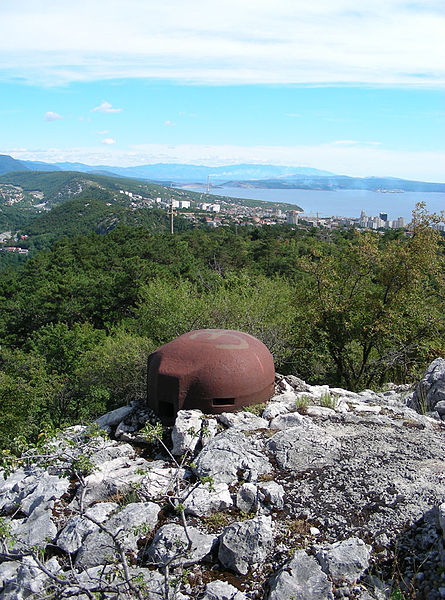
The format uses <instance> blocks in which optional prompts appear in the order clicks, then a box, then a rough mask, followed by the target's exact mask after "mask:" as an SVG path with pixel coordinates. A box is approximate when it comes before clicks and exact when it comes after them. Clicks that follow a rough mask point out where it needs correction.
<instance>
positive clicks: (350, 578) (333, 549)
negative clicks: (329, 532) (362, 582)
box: [316, 537, 371, 583]
mask: <svg viewBox="0 0 445 600" xmlns="http://www.w3.org/2000/svg"><path fill="white" fill-rule="evenodd" d="M370 551H371V546H368V545H367V544H365V542H364V541H363V540H361V539H360V538H357V537H351V538H349V539H347V540H344V541H341V542H335V543H334V544H330V545H329V546H325V547H323V548H321V550H319V551H318V552H317V554H316V558H317V560H318V562H319V563H320V565H321V568H322V570H323V571H324V572H325V573H326V574H327V575H330V576H331V577H332V578H333V579H334V580H339V581H346V582H348V583H355V582H356V581H357V579H359V578H360V577H361V576H362V575H363V573H364V572H365V571H366V569H367V568H368V567H369V556H370Z"/></svg>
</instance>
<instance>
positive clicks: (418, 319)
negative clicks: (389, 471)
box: [300, 206, 444, 389]
mask: <svg viewBox="0 0 445 600" xmlns="http://www.w3.org/2000/svg"><path fill="white" fill-rule="evenodd" d="M431 222H432V218H431V217H430V216H428V215H427V214H426V212H425V210H424V208H423V206H419V207H418V209H417V210H416V212H415V213H414V217H413V226H412V233H411V235H410V236H409V237H405V238H403V239H387V238H386V239H383V240H382V239H381V237H380V236H379V235H378V234H373V233H359V232H356V233H355V234H354V238H353V239H352V240H351V241H347V242H346V244H345V245H344V246H343V247H342V249H341V252H340V251H339V249H338V247H337V248H334V251H333V249H332V247H329V246H326V245H320V244H318V245H317V246H316V247H315V248H314V249H313V251H312V253H311V255H310V256H308V257H306V258H304V259H301V260H300V265H301V267H302V268H303V269H304V270H305V271H306V272H307V273H308V274H309V275H310V285H308V288H307V291H305V293H304V295H305V296H306V299H307V302H308V305H309V307H310V320H311V321H312V323H313V326H312V327H311V331H312V335H313V336H314V338H315V339H316V340H317V343H318V345H319V346H320V347H321V348H325V349H326V350H327V353H328V354H329V356H330V359H331V361H332V363H333V366H334V367H335V373H331V379H332V380H333V381H336V382H337V383H340V384H345V385H346V386H347V387H348V388H350V389H357V388H359V387H360V386H369V385H371V384H372V383H375V382H380V383H383V381H384V380H385V378H386V377H387V376H388V375H389V374H396V375H398V377H399V378H400V377H402V378H403V377H406V376H407V375H408V373H409V372H410V369H411V367H412V365H413V363H415V362H416V361H417V362H419V359H421V358H424V356H425V351H424V350H425V349H424V345H425V344H426V343H428V341H429V340H431V338H432V337H434V336H437V335H440V336H443V332H444V320H443V290H444V278H443V274H444V257H443V253H442V251H441V246H440V236H439V234H438V232H437V231H435V230H434V229H432V228H431V226H430V225H431ZM439 290H440V291H439ZM438 292H439V293H438Z"/></svg>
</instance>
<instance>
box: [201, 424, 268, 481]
mask: <svg viewBox="0 0 445 600" xmlns="http://www.w3.org/2000/svg"><path fill="white" fill-rule="evenodd" d="M194 470H195V472H196V474H197V475H198V476H199V477H206V476H209V475H210V476H212V477H213V478H214V481H215V482H216V483H227V484H231V483H236V482H237V481H238V480H240V479H243V480H244V481H255V480H256V479H257V478H258V475H260V474H263V473H269V472H270V471H271V470H272V465H271V464H270V462H269V460H268V458H267V456H266V454H265V452H264V442H263V441H262V440H261V439H260V438H258V437H257V436H255V434H254V435H248V434H246V432H244V431H239V430H236V429H233V428H231V429H228V430H227V431H224V432H223V433H220V434H219V435H217V436H216V437H215V438H213V440H211V441H210V442H209V443H208V444H207V445H206V446H205V447H204V448H203V449H202V450H201V452H200V454H199V455H198V457H197V459H196V460H195V469H194Z"/></svg>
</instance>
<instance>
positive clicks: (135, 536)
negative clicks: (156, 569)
mask: <svg viewBox="0 0 445 600" xmlns="http://www.w3.org/2000/svg"><path fill="white" fill-rule="evenodd" d="M159 511H160V507H159V506H158V505H157V504H154V503H153V502H134V503H131V504H127V506H125V507H124V508H123V509H122V510H120V511H119V512H117V513H116V514H115V515H113V516H111V517H110V518H109V519H107V520H105V521H103V522H102V524H103V526H104V527H106V529H107V531H109V532H110V534H112V535H116V536H117V538H118V541H119V543H120V544H121V545H122V547H123V548H125V551H126V552H133V553H134V554H136V553H137V542H138V540H139V538H141V537H142V536H143V535H147V534H148V533H149V532H150V531H151V530H152V529H153V528H154V526H155V525H156V523H157V520H158V514H159ZM90 514H91V513H90ZM115 555H116V547H115V544H114V542H113V539H112V537H111V535H109V534H108V533H106V532H105V531H104V530H102V529H100V528H99V527H97V528H96V529H95V530H94V531H92V532H91V533H89V534H87V536H86V537H85V539H84V540H83V543H82V545H81V547H80V549H79V552H78V554H77V556H76V562H75V564H76V567H82V568H87V567H96V566H98V565H102V564H107V563H110V562H113V560H114V558H115Z"/></svg>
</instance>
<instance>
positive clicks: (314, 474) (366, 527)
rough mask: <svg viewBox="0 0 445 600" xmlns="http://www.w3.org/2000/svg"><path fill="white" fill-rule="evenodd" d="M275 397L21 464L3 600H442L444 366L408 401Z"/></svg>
mask: <svg viewBox="0 0 445 600" xmlns="http://www.w3.org/2000/svg"><path fill="white" fill-rule="evenodd" d="M276 392H277V393H276V395H275V396H274V397H273V398H272V399H271V400H270V402H269V403H268V404H267V405H266V406H262V407H253V408H252V410H251V411H242V412H239V413H225V414H223V415H221V416H219V417H217V418H216V417H214V416H206V415H203V414H202V413H200V411H198V410H196V411H181V412H180V413H179V414H178V417H177V419H176V423H175V426H174V428H172V429H170V430H167V429H164V431H162V430H160V428H159V427H156V426H155V420H154V419H153V416H152V415H150V414H149V412H148V411H147V409H146V408H145V407H144V406H143V405H135V406H132V407H123V408H121V409H118V410H117V411H114V412H113V413H109V414H108V415H105V416H104V417H102V418H101V419H99V420H98V426H100V428H101V430H102V432H97V430H94V429H91V428H88V427H80V426H79V427H74V428H70V429H69V430H67V431H65V432H64V433H63V434H61V435H60V436H59V437H58V438H56V439H53V440H52V441H49V442H48V443H47V444H46V446H44V447H42V448H40V449H38V450H34V451H30V452H28V456H27V458H26V460H23V461H22V462H21V463H20V464H17V465H15V468H12V469H10V470H8V471H7V472H5V473H4V475H5V477H6V478H4V479H3V478H2V480H1V481H0V514H1V515H2V517H1V518H0V542H1V548H0V552H1V554H0V559H1V564H0V590H2V591H1V592H0V598H1V599H3V600H19V599H20V600H21V599H23V598H69V597H76V598H82V599H84V598H85V599H87V598H110V599H111V598H140V599H142V598H147V599H148V600H151V599H153V600H154V599H156V600H158V599H162V598H164V599H173V598H176V599H178V600H187V599H190V598H197V599H199V600H247V599H252V600H253V599H263V600H329V599H333V598H351V599H360V600H372V599H374V600H382V599H386V598H390V599H392V600H398V599H400V600H401V599H404V598H405V599H407V598H409V599H411V598H421V599H428V600H435V599H439V598H445V568H444V567H445V561H444V531H445V460H444V459H445V440H444V428H445V423H443V422H442V417H445V361H443V360H442V359H437V360H436V361H434V363H432V365H431V366H430V367H429V369H428V371H427V372H426V374H425V377H424V379H423V380H422V382H420V384H419V385H418V386H417V388H416V390H415V391H414V393H410V392H409V391H408V390H406V389H402V388H397V387H394V386H393V389H390V390H388V391H386V392H384V393H379V394H376V393H374V392H372V391H370V390H365V391H363V392H361V393H359V394H355V393H352V392H348V391H346V390H342V389H332V388H331V389H329V388H328V387H327V386H309V385H307V384H305V383H304V382H303V381H301V380H299V379H298V378H296V377H292V376H287V377H282V376H277V381H276ZM410 406H412V407H413V408H410ZM415 408H416V409H417V411H418V410H422V411H423V412H425V411H426V414H419V412H417V411H416V410H414V409H415ZM150 423H152V424H150ZM103 430H105V431H107V432H108V434H109V437H108V436H106V435H105V434H104V433H103Z"/></svg>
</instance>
